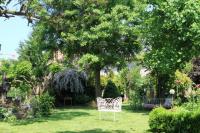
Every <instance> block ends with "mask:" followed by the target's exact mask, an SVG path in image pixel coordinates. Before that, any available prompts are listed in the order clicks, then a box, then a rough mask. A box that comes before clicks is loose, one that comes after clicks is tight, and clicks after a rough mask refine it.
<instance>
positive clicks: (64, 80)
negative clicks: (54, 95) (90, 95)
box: [53, 69, 87, 93]
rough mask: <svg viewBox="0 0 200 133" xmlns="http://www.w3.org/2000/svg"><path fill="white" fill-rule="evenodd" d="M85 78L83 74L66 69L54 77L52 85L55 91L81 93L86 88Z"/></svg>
mask: <svg viewBox="0 0 200 133" xmlns="http://www.w3.org/2000/svg"><path fill="white" fill-rule="evenodd" d="M86 80H87V76H86V74H85V73H84V72H79V71H77V70H74V69H66V70H64V71H61V72H58V73H56V74H55V75H54V78H53V84H54V87H55V89H56V91H58V92H61V91H62V90H65V91H69V92H72V93H73V92H74V93H83V92H84V89H85V87H86Z"/></svg>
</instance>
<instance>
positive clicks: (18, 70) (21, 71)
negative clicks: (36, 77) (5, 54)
mask: <svg viewBox="0 0 200 133" xmlns="http://www.w3.org/2000/svg"><path fill="white" fill-rule="evenodd" d="M15 74H16V76H19V77H20V76H22V75H23V76H25V77H30V76H31V74H32V64H31V63H30V62H29V61H20V62H18V63H17V64H16V66H15Z"/></svg>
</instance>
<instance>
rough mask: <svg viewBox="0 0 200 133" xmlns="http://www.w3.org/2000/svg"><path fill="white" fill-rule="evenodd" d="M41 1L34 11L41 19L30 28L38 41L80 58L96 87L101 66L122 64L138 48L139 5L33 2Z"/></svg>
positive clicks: (102, 0) (104, 1)
mask: <svg viewBox="0 0 200 133" xmlns="http://www.w3.org/2000/svg"><path fill="white" fill-rule="evenodd" d="M41 3H42V10H41V11H40V12H38V14H39V15H40V18H43V19H40V20H39V22H37V23H36V25H35V27H36V29H38V30H34V31H35V34H38V35H39V36H40V37H39V38H38V39H37V41H38V43H39V44H41V45H42V46H43V47H44V48H45V49H47V50H49V49H51V50H52V49H55V50H61V51H62V52H63V53H65V54H66V55H67V56H68V57H70V58H71V59H75V60H79V59H80V60H81V61H80V62H79V63H80V64H81V65H82V66H83V67H85V66H88V64H89V68H90V69H92V71H94V72H95V75H96V78H95V81H96V89H98V90H99V89H100V70H101V69H102V68H104V67H106V66H120V65H122V64H124V63H125V61H126V60H128V59H130V58H132V57H133V56H134V55H135V54H136V53H137V52H138V51H139V50H140V48H141V47H140V44H139V43H138V41H137V38H138V30H137V26H138V24H139V23H141V20H140V18H139V13H136V11H137V10H139V8H138V7H137V6H136V3H135V2H132V1H131V0H128V1H108V0H99V1H96V0H86V1H84V0H69V1H64V0H59V1H45V0H43V1H42V2H41V1H40V2H38V5H37V4H35V5H37V6H39V5H41ZM45 15H46V16H45ZM33 34H34V33H33ZM94 60H95V62H92V61H94ZM87 69H88V68H87Z"/></svg>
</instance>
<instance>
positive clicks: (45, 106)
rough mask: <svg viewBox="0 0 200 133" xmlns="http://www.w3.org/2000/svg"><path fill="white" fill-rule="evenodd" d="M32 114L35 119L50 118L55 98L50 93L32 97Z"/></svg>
mask: <svg viewBox="0 0 200 133" xmlns="http://www.w3.org/2000/svg"><path fill="white" fill-rule="evenodd" d="M30 106H31V112H30V115H32V116H33V117H37V116H49V115H50V114H51V110H52V108H53V106H54V97H52V96H50V95H49V93H47V92H46V93H44V94H42V95H41V96H39V97H32V98H31V99H30Z"/></svg>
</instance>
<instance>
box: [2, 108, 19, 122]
mask: <svg viewBox="0 0 200 133" xmlns="http://www.w3.org/2000/svg"><path fill="white" fill-rule="evenodd" d="M0 120H4V121H8V122H14V121H16V116H15V115H14V114H13V113H12V109H9V108H4V107H0Z"/></svg>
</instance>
